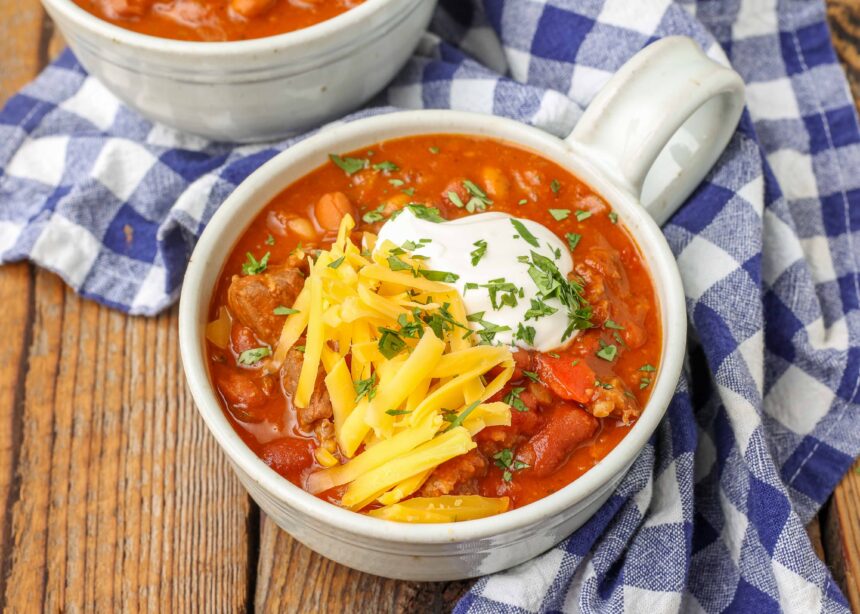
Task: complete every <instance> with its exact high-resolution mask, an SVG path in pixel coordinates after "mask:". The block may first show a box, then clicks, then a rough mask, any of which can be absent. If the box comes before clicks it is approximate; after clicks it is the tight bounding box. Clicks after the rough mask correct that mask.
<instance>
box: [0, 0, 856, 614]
mask: <svg viewBox="0 0 860 614" xmlns="http://www.w3.org/2000/svg"><path fill="white" fill-rule="evenodd" d="M669 34H686V35H689V36H692V37H693V38H694V39H696V40H697V41H698V42H699V43H700V44H701V45H702V46H703V48H705V49H706V50H707V51H708V53H710V54H711V55H712V56H714V57H717V58H724V57H725V56H727V57H728V59H729V60H730V61H731V62H732V64H733V65H734V67H735V68H736V69H737V70H738V71H739V72H740V73H741V75H742V76H743V77H744V79H745V81H746V83H747V100H748V112H747V113H746V114H745V115H744V118H743V120H742V123H741V126H740V127H739V129H738V131H737V134H736V135H735V137H734V139H733V140H732V142H731V144H730V145H729V148H728V150H727V151H726V152H725V154H724V155H723V156H722V158H721V159H720V161H719V163H718V164H717V166H716V167H715V169H714V170H713V172H712V173H711V174H710V176H709V177H708V179H707V181H706V182H705V183H704V184H703V185H702V186H701V187H699V189H698V190H697V191H696V192H695V193H694V194H693V196H692V197H691V198H690V200H689V201H688V202H687V203H686V205H685V206H684V207H683V208H682V209H681V210H680V211H679V212H678V213H677V214H676V215H675V216H674V217H673V218H672V219H671V220H670V222H669V223H668V224H667V225H666V226H665V232H666V236H667V237H668V239H669V242H670V244H671V245H672V248H673V250H674V252H675V254H676V256H677V259H678V264H679V266H680V269H681V273H682V277H683V280H684V286H685V289H686V295H687V308H688V313H689V318H690V322H691V325H692V329H693V330H692V334H691V341H690V344H689V361H688V365H687V367H686V369H685V372H684V375H683V377H682V379H681V382H680V383H679V385H678V390H677V393H676V395H675V398H674V400H673V402H672V405H671V407H670V408H669V412H668V416H667V419H665V420H664V421H663V423H662V424H661V426H660V428H659V430H658V431H657V433H656V435H655V436H654V437H653V438H652V440H651V442H650V443H649V445H648V446H647V448H646V449H645V451H644V452H643V453H642V455H641V456H640V457H639V459H638V460H637V462H636V463H635V465H634V466H633V468H632V470H631V471H630V473H629V474H628V475H627V477H626V478H625V479H624V481H623V482H622V484H621V485H620V487H619V488H618V490H617V492H616V493H615V494H614V496H613V497H612V498H611V499H610V500H609V501H608V502H607V504H606V505H605V506H604V507H603V508H602V509H601V510H600V511H599V512H598V513H597V514H596V515H595V516H594V517H593V518H592V519H591V520H590V521H589V522H588V523H587V524H586V525H585V526H584V527H582V528H581V529H580V530H579V531H577V532H576V533H575V534H574V535H572V536H571V537H570V538H569V539H567V540H566V541H565V542H563V543H562V544H560V545H559V546H557V547H556V548H554V549H552V550H551V551H549V552H547V553H546V554H544V555H542V556H541V557H539V558H537V559H535V560H533V561H530V562H528V563H525V564H523V565H521V566H519V567H517V568H515V569H512V570H510V571H507V572H504V573H500V574H497V575H495V576H491V577H487V578H483V579H482V580H480V581H479V582H478V583H477V584H476V585H475V587H474V588H473V589H472V590H471V591H470V592H469V593H468V594H467V596H466V597H465V598H464V599H463V600H462V601H461V602H460V604H459V605H458V608H457V611H458V612H460V613H466V612H493V613H495V612H538V611H541V612H554V611H571V612H573V611H580V610H582V611H586V612H645V613H647V614H654V613H656V612H671V611H685V612H688V611H689V612H699V611H702V612H723V611H755V612H756V613H757V614H764V613H766V612H777V611H780V610H784V611H793V612H804V613H807V612H819V611H825V612H847V605H846V602H845V599H844V597H843V596H842V595H841V593H840V591H839V589H838V587H837V586H836V585H835V584H834V582H833V579H832V577H831V575H830V573H829V572H828V570H827V568H826V567H825V566H824V565H823V564H822V563H821V562H820V561H819V560H818V558H817V557H816V555H815V553H814V552H813V550H812V547H811V545H810V543H809V540H808V538H807V535H806V533H805V531H804V528H803V526H804V523H805V522H807V521H808V520H809V519H810V518H811V517H812V516H813V515H814V514H815V513H816V511H817V510H818V508H819V507H820V506H821V504H822V503H823V502H824V501H825V499H826V498H827V497H828V495H829V494H830V493H831V491H832V490H833V488H834V487H835V485H836V484H837V482H838V481H839V479H840V477H841V476H842V474H843V473H844V472H845V471H846V470H847V468H848V467H849V466H850V464H851V461H852V459H853V458H854V457H855V456H856V455H857V454H858V453H860V411H858V410H860V407H858V400H860V392H858V388H860V172H858V169H860V131H858V124H857V116H856V114H855V111H854V107H853V105H852V102H851V98H850V96H849V94H848V91H847V88H846V83H845V79H844V77H843V74H842V72H841V69H840V67H839V65H838V64H837V61H836V58H835V56H834V53H833V49H832V47H831V45H830V37H829V33H828V30H827V26H826V24H825V18H824V7H823V4H822V2H821V1H801V0H708V1H706V0H700V1H698V2H696V1H693V0H687V1H685V2H682V3H672V2H669V1H668V0H605V1H598V0H581V1H576V0H567V1H565V0H547V1H538V0H507V1H506V0H483V1H480V0H472V1H471V2H468V1H466V0H448V1H446V2H445V1H443V3H442V7H441V8H440V10H439V11H438V13H437V15H436V17H435V20H434V23H433V27H432V31H431V33H430V34H428V35H427V36H426V37H425V38H424V39H423V40H422V42H421V45H420V47H419V49H418V51H417V52H416V55H415V57H414V58H413V59H412V60H411V61H410V63H409V64H408V65H407V66H406V68H405V69H404V70H403V72H402V73H401V74H400V75H399V77H398V78H397V79H396V81H395V82H394V83H393V84H392V85H391V86H390V87H389V88H388V90H387V91H386V92H384V93H383V94H382V95H380V97H379V99H378V100H377V101H375V103H374V104H376V105H378V106H382V105H390V106H394V107H406V108H421V107H450V108H457V109H467V110H471V111H479V112H484V113H495V114H499V115H506V116H509V117H513V118H517V119H519V120H522V121H525V122H528V123H531V124H533V125H536V126H539V127H541V128H543V129H545V130H547V131H549V132H551V133H553V134H557V135H565V134H567V133H568V132H569V131H570V130H571V128H572V127H573V125H574V124H575V123H576V120H577V119H578V117H579V115H580V113H581V110H582V108H584V107H585V106H586V105H587V104H588V102H589V100H591V98H592V97H593V96H594V94H595V92H596V91H597V90H598V89H599V88H600V86H601V85H602V84H603V83H605V82H606V80H607V79H608V78H609V76H610V75H611V74H612V73H613V71H615V70H616V69H617V68H618V67H619V66H621V64H622V63H623V62H624V61H625V60H626V59H627V58H629V57H630V56H631V55H633V54H634V53H635V52H636V51H637V50H639V49H641V48H642V47H644V46H645V45H647V44H648V43H649V42H651V41H653V40H655V39H657V38H659V37H661V36H665V35H669ZM724 53H725V56H724V55H723V54H724ZM383 110H384V109H383ZM367 112H378V111H364V112H362V114H363V113H367ZM291 142H293V141H284V142H280V143H276V144H271V145H265V146H255V147H247V146H243V147H234V146H229V145H224V144H213V143H209V142H206V141H203V140H200V139H197V138H194V137H189V136H183V135H180V134H177V133H175V132H173V131H171V130H169V129H167V128H164V127H162V126H156V125H152V124H151V123H149V122H147V121H145V120H143V119H141V118H140V117H138V116H137V115H135V114H134V113H132V112H131V111H129V110H128V109H126V108H125V107H123V106H122V105H121V104H119V103H118V102H117V100H116V99H115V98H113V96H111V95H110V94H109V93H107V92H106V91H105V90H104V89H103V88H102V87H101V86H100V85H99V84H98V83H97V82H96V81H94V80H93V79H92V78H89V77H88V76H87V75H86V74H85V73H84V71H83V70H82V69H81V67H80V66H79V65H78V64H77V63H76V61H75V58H74V57H73V56H72V55H71V54H69V53H65V54H64V55H63V56H62V57H61V58H60V59H59V60H57V61H56V62H55V63H54V64H52V65H51V66H50V67H49V68H48V69H46V70H45V72H44V73H43V74H42V75H41V76H40V77H39V78H38V79H37V80H36V81H35V82H34V83H33V84H31V85H29V86H28V87H27V88H26V89H25V90H24V91H23V92H22V93H21V94H19V95H18V96H16V97H15V98H13V99H12V100H11V101H10V102H9V103H8V105H7V106H6V108H5V110H4V111H3V112H2V114H0V258H2V260H3V261H12V260H20V259H24V258H29V259H30V260H32V261H34V262H36V263H38V264H39V265H41V266H44V267H47V268H49V269H52V270H54V271H56V272H58V273H59V274H60V275H62V277H63V278H64V279H65V280H66V281H67V282H68V283H69V284H70V285H71V286H73V287H74V288H75V289H77V290H78V291H79V292H81V293H82V294H84V295H86V296H88V297H91V298H94V299H95V300H98V301H101V302H103V303H106V304H108V305H112V306H114V307H116V308H119V309H122V310H125V311H129V312H131V313H142V314H152V313H156V312H158V311H159V310H161V309H163V308H165V307H166V306H168V305H170V304H171V303H172V302H173V301H174V300H175V299H176V297H177V293H178V291H179V286H180V282H181V279H182V274H183V271H184V269H185V265H186V261H187V258H188V256H189V253H190V251H191V249H192V246H193V244H194V241H195V238H196V237H197V236H198V235H199V233H200V231H201V230H202V228H203V226H204V225H205V223H206V221H207V220H208V219H209V217H210V216H211V215H212V212H213V211H214V210H215V209H216V208H217V207H218V205H219V204H220V203H221V202H222V201H223V200H224V198H225V197H226V196H227V195H228V194H229V193H230V192H231V191H232V190H233V189H234V188H235V187H236V185H237V184H238V183H239V182H240V181H242V179H244V178H245V177H246V176H247V175H248V174H249V173H250V172H251V171H253V170H254V169H255V168H257V167H258V166H259V165H260V164H261V163H263V162H264V161H265V160H267V159H269V158H270V157H271V156H273V155H274V154H275V153H277V152H278V151H280V150H282V149H284V148H285V147H287V146H289V145H290V143H291Z"/></svg>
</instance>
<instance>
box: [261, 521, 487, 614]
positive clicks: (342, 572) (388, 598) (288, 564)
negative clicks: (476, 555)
mask: <svg viewBox="0 0 860 614" xmlns="http://www.w3.org/2000/svg"><path fill="white" fill-rule="evenodd" d="M471 585H472V581H463V582H423V583H422V582H402V581H397V580H389V579H387V578H381V577H379V576H372V575H370V574H365V573H361V572H359V571H355V570H353V569H349V568H348V567H344V566H343V565H338V564H337V563H334V562H332V561H330V560H328V559H326V558H324V557H322V556H320V555H319V554H317V553H315V552H313V551H312V550H310V549H309V548H306V547H305V546H303V545H302V544H300V543H299V542H297V541H296V540H294V539H293V538H292V537H290V536H289V535H287V534H286V533H285V532H283V531H281V530H280V529H279V528H278V526H277V525H276V524H275V523H274V521H272V520H271V519H269V518H268V517H266V516H265V514H263V516H262V519H261V523H260V557H259V561H258V574H257V589H256V593H255V597H254V604H255V610H256V611H258V612H351V613H356V614H361V613H365V612H366V613H367V614H376V613H378V612H448V611H450V610H451V609H452V608H453V606H454V604H455V603H456V602H457V600H458V599H459V598H460V597H461V596H462V595H463V593H465V592H466V591H467V590H468V588H469V586H471Z"/></svg>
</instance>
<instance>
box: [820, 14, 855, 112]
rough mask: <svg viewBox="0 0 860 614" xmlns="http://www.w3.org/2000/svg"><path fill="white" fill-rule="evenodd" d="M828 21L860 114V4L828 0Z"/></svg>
mask: <svg viewBox="0 0 860 614" xmlns="http://www.w3.org/2000/svg"><path fill="white" fill-rule="evenodd" d="M827 20H828V22H829V23H830V33H831V38H832V40H833V46H834V47H835V48H836V53H837V54H838V55H839V61H840V62H841V63H842V68H844V69H845V75H846V76H847V77H848V85H849V87H850V88H851V94H852V95H853V96H854V104H855V105H856V106H857V110H858V112H860V2H858V0H827Z"/></svg>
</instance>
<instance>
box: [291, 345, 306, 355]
mask: <svg viewBox="0 0 860 614" xmlns="http://www.w3.org/2000/svg"><path fill="white" fill-rule="evenodd" d="M293 349H294V350H295V351H297V352H301V353H302V354H304V353H305V346H303V345H294V346H293Z"/></svg>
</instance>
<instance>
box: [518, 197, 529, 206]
mask: <svg viewBox="0 0 860 614" xmlns="http://www.w3.org/2000/svg"><path fill="white" fill-rule="evenodd" d="M527 202H529V201H528V200H526V199H525V198H522V199H520V201H519V202H518V203H517V204H518V205H524V204H526V203H527Z"/></svg>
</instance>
